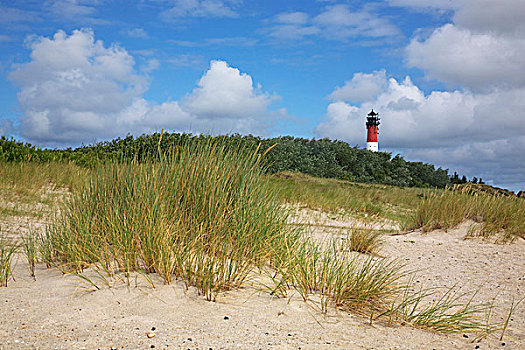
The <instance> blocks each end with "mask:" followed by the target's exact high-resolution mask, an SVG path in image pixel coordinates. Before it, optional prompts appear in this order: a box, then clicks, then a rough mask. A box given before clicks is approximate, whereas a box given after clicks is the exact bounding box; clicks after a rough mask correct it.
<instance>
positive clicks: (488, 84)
mask: <svg viewBox="0 0 525 350" xmlns="http://www.w3.org/2000/svg"><path fill="white" fill-rule="evenodd" d="M407 58H408V63H409V65H410V66H413V67H418V68H421V69H423V70H424V71H425V72H427V73H428V76H429V77H431V78H435V79H437V80H440V81H444V82H446V83H448V84H451V85H453V86H458V85H459V86H462V87H466V88H469V89H471V90H483V89H490V88H492V87H494V86H497V87H516V86H523V85H525V73H524V72H523V67H525V36H501V35H497V34H494V33H489V32H487V33H474V32H472V31H470V30H468V29H464V28H461V27H459V26H455V25H452V24H447V25H444V26H443V27H441V28H438V29H436V30H435V31H434V32H433V33H432V35H431V36H430V37H429V38H427V39H425V40H418V39H414V40H412V42H411V43H410V45H408V47H407Z"/></svg>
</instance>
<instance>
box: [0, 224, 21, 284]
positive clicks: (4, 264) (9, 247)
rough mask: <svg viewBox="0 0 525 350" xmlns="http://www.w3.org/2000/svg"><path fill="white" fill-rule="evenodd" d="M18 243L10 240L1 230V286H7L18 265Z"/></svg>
mask: <svg viewBox="0 0 525 350" xmlns="http://www.w3.org/2000/svg"><path fill="white" fill-rule="evenodd" d="M16 249H17V246H16V243H14V242H11V241H9V240H8V239H7V238H6V237H4V236H3V232H2V231H1V230H0V287H7V282H8V281H9V280H10V279H11V278H12V277H13V270H14V268H15V265H16V261H15V252H16Z"/></svg>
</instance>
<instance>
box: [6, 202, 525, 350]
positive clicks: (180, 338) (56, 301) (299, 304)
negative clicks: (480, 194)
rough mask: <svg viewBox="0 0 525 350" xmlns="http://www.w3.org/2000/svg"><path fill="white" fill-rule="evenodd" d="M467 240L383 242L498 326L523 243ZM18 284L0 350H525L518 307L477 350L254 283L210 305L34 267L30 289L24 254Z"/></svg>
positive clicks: (172, 288) (516, 279) (515, 284)
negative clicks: (457, 290)
mask: <svg viewBox="0 0 525 350" xmlns="http://www.w3.org/2000/svg"><path fill="white" fill-rule="evenodd" d="M305 215H307V216H308V215H311V217H312V218H313V219H312V220H311V222H310V223H309V224H310V226H309V229H308V230H309V232H310V233H311V234H313V235H314V236H316V237H318V238H319V237H325V238H327V237H330V236H336V235H337V234H340V232H338V231H341V228H340V227H345V226H351V225H354V226H355V225H356V223H355V220H354V219H344V218H332V219H330V218H327V216H326V215H324V214H323V213H315V212H314V211H305V210H302V211H300V212H299V214H298V217H299V219H298V221H301V220H304V218H305ZM345 220H346V221H345ZM29 225H32V227H38V225H39V222H38V220H36V219H30V218H25V219H23V218H13V219H12V220H11V219H10V220H9V221H5V222H2V227H3V229H4V231H5V230H8V231H9V232H10V234H11V236H16V235H17V234H20V233H21V232H24V231H25V230H27V228H28V227H29ZM40 225H42V224H41V223H40ZM382 225H383V226H382V227H385V224H384V223H383V224H382ZM333 227H338V228H336V229H334V228H333ZM466 232H467V224H465V225H462V226H460V227H458V228H457V229H454V230H449V231H448V232H444V231H433V232H428V233H422V232H418V231H417V232H411V233H408V234H403V235H399V234H396V233H393V234H386V235H385V237H384V245H383V247H382V248H381V250H380V254H381V255H382V256H388V257H392V258H397V259H401V260H404V261H405V262H406V263H407V267H409V268H410V269H411V270H416V271H417V272H416V276H417V277H416V283H417V284H419V283H421V284H422V285H424V286H425V287H452V286H454V285H456V284H457V285H461V286H462V291H466V292H469V291H475V290H479V291H478V293H477V294H476V296H475V300H477V301H491V300H494V305H495V312H494V315H493V320H494V321H501V320H503V319H504V318H505V315H506V313H507V312H508V309H509V307H510V305H511V303H512V300H518V299H520V298H523V297H524V296H525V260H524V259H523V256H524V253H525V242H524V241H523V240H520V241H517V242H515V243H512V244H506V245H500V244H494V243H492V242H487V241H483V240H481V239H468V240H465V239H464V237H465V234H466ZM87 273H88V275H90V272H89V271H88V272H87ZM14 276H15V279H16V280H15V281H12V280H11V281H9V285H8V287H7V288H0V303H1V305H2V306H1V307H0V349H108V350H109V349H153V348H155V349H523V348H525V308H524V307H523V306H522V307H519V308H518V309H517V310H516V312H515V313H514V314H513V315H512V321H511V324H510V326H509V328H508V329H507V331H506V333H505V336H504V339H503V341H499V339H498V338H499V336H500V334H499V333H498V334H494V335H492V336H490V337H488V338H486V339H483V340H481V341H480V342H476V341H475V342H473V336H467V335H462V334H453V335H444V334H439V333H436V332H432V331H428V330H421V329H415V328H413V327H410V326H408V325H405V326H401V325H395V326H393V327H389V326H387V325H386V324H383V323H381V322H375V323H373V324H372V325H370V323H369V320H368V319H367V318H363V317H360V316H356V315H352V314H348V313H346V312H343V311H340V310H336V309H335V308H331V309H330V310H329V312H328V313H327V314H324V313H322V312H321V311H320V310H319V307H318V305H317V304H316V303H315V301H311V302H304V301H302V299H301V298H300V297H299V296H298V295H296V294H295V295H294V293H293V292H291V293H290V296H289V298H277V297H273V296H270V295H268V293H266V292H264V291H263V290H261V287H260V286H255V285H254V286H251V285H250V283H248V284H247V285H246V287H245V288H242V289H240V290H234V291H229V292H227V293H223V294H221V295H220V296H219V297H218V298H217V301H216V302H209V301H206V300H205V298H204V297H202V296H200V295H198V293H197V292H196V290H195V289H194V288H191V287H190V288H189V289H187V288H186V286H185V284H184V283H183V282H175V283H173V284H171V285H164V284H163V283H162V281H161V280H160V279H156V277H155V276H153V280H152V282H153V283H154V285H155V288H153V287H152V286H151V285H150V283H149V282H148V281H147V280H146V279H145V278H144V277H143V276H141V275H136V276H132V277H131V278H130V279H129V280H112V281H110V284H111V287H108V286H107V285H106V284H105V282H104V280H103V279H102V278H97V277H96V276H95V275H94V274H93V273H92V272H91V275H90V276H91V277H93V281H94V282H95V283H96V284H97V287H98V288H100V289H98V290H97V289H95V288H94V287H93V286H90V285H88V284H87V283H86V282H84V281H82V280H81V279H80V278H78V277H77V276H74V275H67V274H66V275H63V274H62V273H61V272H59V271H57V270H55V269H47V268H45V266H44V265H43V264H39V265H38V266H37V269H36V280H33V278H32V277H30V276H29V269H28V265H27V262H26V261H25V257H24V256H23V255H21V254H20V255H19V256H18V263H17V265H16V269H15V271H14Z"/></svg>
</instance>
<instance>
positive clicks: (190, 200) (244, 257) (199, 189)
mask: <svg viewBox="0 0 525 350" xmlns="http://www.w3.org/2000/svg"><path fill="white" fill-rule="evenodd" d="M259 163H260V156H259V155H258V153H256V152H255V153H254V152H249V151H247V150H246V149H244V148H238V149H227V148H226V146H225V144H224V143H223V142H221V141H217V140H210V141H206V142H199V143H190V142H188V143H187V144H186V145H183V146H182V147H180V148H177V149H174V150H173V152H170V153H169V154H167V155H164V154H163V153H160V160H157V161H154V160H151V161H145V162H140V163H139V162H137V161H133V162H131V163H129V164H128V163H124V164H119V163H107V164H105V165H101V166H100V167H99V168H97V169H96V170H95V171H94V172H93V175H92V176H91V178H90V180H89V182H88V184H87V185H86V186H85V187H84V188H82V189H80V190H78V191H74V192H73V193H72V196H71V199H70V200H69V201H68V202H67V203H66V206H65V208H64V210H63V211H62V213H61V215H60V216H59V217H58V218H57V221H56V222H55V223H54V224H53V225H52V226H50V227H49V229H48V232H47V237H46V238H47V240H48V242H49V246H50V247H51V249H50V252H49V253H50V254H49V255H50V256H46V260H47V262H48V263H50V264H53V265H57V266H59V267H60V268H62V269H66V270H73V271H76V272H81V271H82V270H83V269H84V268H85V267H87V266H89V265H92V264H94V265H95V266H97V267H98V268H101V269H103V270H104V272H106V273H107V274H108V275H110V276H113V275H114V274H116V273H118V272H124V273H125V274H126V275H127V274H129V273H130V272H133V271H142V272H145V273H152V272H156V273H158V274H159V275H160V276H161V277H162V278H163V279H164V280H165V282H166V283H169V282H170V281H171V280H172V279H173V278H177V279H183V280H184V281H186V282H187V283H188V285H191V286H195V287H197V288H198V290H200V291H201V292H202V293H203V294H204V295H206V297H207V298H208V299H214V298H215V295H216V294H217V293H218V292H220V291H223V290H228V289H230V288H233V287H236V286H239V285H240V284H241V283H242V282H243V281H244V280H245V279H246V278H247V276H248V274H249V273H250V272H251V271H252V269H253V268H255V267H258V268H262V267H263V266H264V265H265V264H267V263H269V262H271V261H272V260H274V259H275V256H277V255H279V254H282V250H283V249H285V248H286V247H287V246H290V245H291V244H293V241H294V239H296V235H294V234H293V232H291V229H290V228H288V227H287V225H286V219H287V214H286V212H284V211H283V210H281V208H280V204H279V203H278V202H277V201H275V200H274V195H273V194H272V193H271V191H269V189H268V183H267V181H266V180H264V179H263V178H262V172H263V169H262V168H261V167H260V166H259Z"/></svg>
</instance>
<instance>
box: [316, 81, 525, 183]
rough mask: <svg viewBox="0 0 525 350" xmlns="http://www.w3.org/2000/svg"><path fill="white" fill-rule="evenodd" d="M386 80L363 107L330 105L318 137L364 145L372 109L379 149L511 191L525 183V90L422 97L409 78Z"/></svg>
mask: <svg viewBox="0 0 525 350" xmlns="http://www.w3.org/2000/svg"><path fill="white" fill-rule="evenodd" d="M383 79H384V80H383V82H382V83H383V84H384V85H383V86H384V88H383V89H382V91H381V92H380V93H379V94H378V95H377V96H376V97H375V98H371V99H369V100H367V101H364V102H363V103H361V105H360V106H357V105H354V104H352V103H350V100H346V101H345V100H344V98H342V99H341V100H338V101H336V102H333V103H331V104H330V105H329V106H328V108H327V112H326V115H325V118H324V121H323V122H322V123H320V124H319V125H318V126H317V128H316V130H315V133H316V134H317V135H318V136H320V137H330V138H334V139H340V140H346V141H348V142H349V143H351V144H361V145H364V143H365V137H366V129H365V116H366V114H367V113H368V112H369V111H370V110H371V109H372V108H373V109H374V110H376V111H379V112H380V114H381V115H380V116H381V117H382V119H381V126H380V140H379V143H380V148H383V149H386V150H395V151H402V152H403V154H404V155H405V156H406V157H407V158H408V159H413V160H424V161H426V162H431V163H434V164H438V165H441V166H443V167H447V168H452V169H455V170H460V171H461V172H462V173H464V174H467V175H469V176H477V177H480V176H481V177H483V178H484V179H486V180H489V181H493V182H494V183H497V184H504V185H505V186H509V187H512V186H517V184H518V183H519V182H523V178H522V176H521V174H522V173H524V172H525V152H524V150H525V136H523V135H525V123H524V122H523V117H522V115H521V114H520V113H519V111H520V110H523V108H524V107H525V105H524V102H523V101H524V100H525V88H520V89H511V90H495V91H491V92H484V93H472V92H468V91H460V90H455V91H450V92H449V91H433V92H431V93H430V94H424V93H423V91H421V89H420V88H419V87H417V86H416V85H414V84H413V82H412V81H411V79H410V78H409V77H407V78H405V80H404V81H401V82H399V81H397V80H395V79H389V80H387V78H386V76H384V77H383ZM336 91H338V90H337V89H336V90H335V91H334V93H335V92H336ZM339 91H340V90H339ZM350 96H351V95H350ZM352 102H353V101H352ZM512 179H514V180H512ZM513 181H514V182H513Z"/></svg>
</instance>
